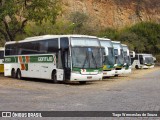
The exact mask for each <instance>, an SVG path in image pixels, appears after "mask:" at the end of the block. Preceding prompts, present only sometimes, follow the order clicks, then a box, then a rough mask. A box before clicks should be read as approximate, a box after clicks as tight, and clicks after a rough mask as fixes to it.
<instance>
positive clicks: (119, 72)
mask: <svg viewBox="0 0 160 120" xmlns="http://www.w3.org/2000/svg"><path fill="white" fill-rule="evenodd" d="M124 70H125V69H124V68H122V69H121V70H115V75H121V74H123V73H124Z"/></svg>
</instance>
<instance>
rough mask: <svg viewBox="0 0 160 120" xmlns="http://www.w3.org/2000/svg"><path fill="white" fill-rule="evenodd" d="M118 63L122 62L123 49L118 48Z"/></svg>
mask: <svg viewBox="0 0 160 120" xmlns="http://www.w3.org/2000/svg"><path fill="white" fill-rule="evenodd" d="M117 62H118V64H124V58H123V50H122V49H121V50H120V55H118V60H117Z"/></svg>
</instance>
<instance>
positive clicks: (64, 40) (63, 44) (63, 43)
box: [60, 37, 69, 49]
mask: <svg viewBox="0 0 160 120" xmlns="http://www.w3.org/2000/svg"><path fill="white" fill-rule="evenodd" d="M60 48H61V49H68V48H69V41H68V38H67V37H64V38H61V39H60Z"/></svg>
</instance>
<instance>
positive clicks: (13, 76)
mask: <svg viewBox="0 0 160 120" xmlns="http://www.w3.org/2000/svg"><path fill="white" fill-rule="evenodd" d="M11 77H12V78H16V72H15V69H12V71H11Z"/></svg>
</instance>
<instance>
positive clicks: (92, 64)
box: [72, 46, 102, 68]
mask: <svg viewBox="0 0 160 120" xmlns="http://www.w3.org/2000/svg"><path fill="white" fill-rule="evenodd" d="M101 61H102V57H101V48H99V47H78V46H77V47H72V65H73V68H74V67H76V68H100V67H102V62H101Z"/></svg>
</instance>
